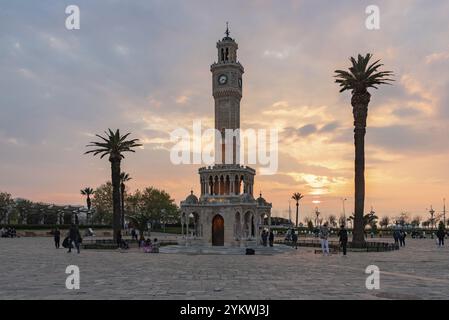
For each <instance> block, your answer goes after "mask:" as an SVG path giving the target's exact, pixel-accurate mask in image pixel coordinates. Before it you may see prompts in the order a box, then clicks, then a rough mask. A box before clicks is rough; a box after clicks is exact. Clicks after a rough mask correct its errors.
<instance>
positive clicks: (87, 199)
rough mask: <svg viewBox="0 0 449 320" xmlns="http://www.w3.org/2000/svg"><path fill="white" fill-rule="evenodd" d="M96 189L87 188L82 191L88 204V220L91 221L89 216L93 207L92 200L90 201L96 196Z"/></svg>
mask: <svg viewBox="0 0 449 320" xmlns="http://www.w3.org/2000/svg"><path fill="white" fill-rule="evenodd" d="M94 192H95V191H94V189H92V188H90V187H87V188H84V189H81V194H82V195H83V196H86V204H87V220H89V214H90V208H91V207H92V200H91V199H90V196H91V195H93V194H94Z"/></svg>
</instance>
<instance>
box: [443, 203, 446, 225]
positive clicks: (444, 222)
mask: <svg viewBox="0 0 449 320" xmlns="http://www.w3.org/2000/svg"><path fill="white" fill-rule="evenodd" d="M443 224H444V225H446V198H443Z"/></svg>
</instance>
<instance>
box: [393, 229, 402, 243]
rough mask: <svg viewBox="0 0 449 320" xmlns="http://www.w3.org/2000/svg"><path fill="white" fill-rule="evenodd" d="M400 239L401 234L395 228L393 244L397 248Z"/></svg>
mask: <svg viewBox="0 0 449 320" xmlns="http://www.w3.org/2000/svg"><path fill="white" fill-rule="evenodd" d="M400 237H401V232H400V231H399V229H398V228H397V227H396V229H395V230H394V231H393V239H394V244H395V245H396V246H397V247H399V238H400Z"/></svg>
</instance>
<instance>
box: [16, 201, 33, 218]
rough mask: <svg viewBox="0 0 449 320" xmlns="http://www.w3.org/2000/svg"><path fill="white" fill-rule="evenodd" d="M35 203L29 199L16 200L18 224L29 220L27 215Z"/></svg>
mask: <svg viewBox="0 0 449 320" xmlns="http://www.w3.org/2000/svg"><path fill="white" fill-rule="evenodd" d="M32 206H33V203H32V202H31V201H29V200H25V199H18V200H16V205H15V208H14V209H15V211H16V215H17V224H23V223H26V221H27V216H28V214H29V213H30V211H31V208H32Z"/></svg>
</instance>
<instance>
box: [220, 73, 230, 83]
mask: <svg viewBox="0 0 449 320" xmlns="http://www.w3.org/2000/svg"><path fill="white" fill-rule="evenodd" d="M226 82H228V77H227V76H226V75H225V74H222V75H220V76H219V77H218V83H219V84H226Z"/></svg>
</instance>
